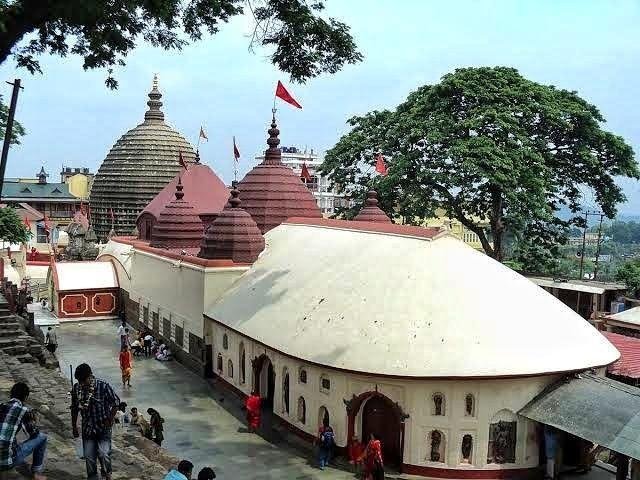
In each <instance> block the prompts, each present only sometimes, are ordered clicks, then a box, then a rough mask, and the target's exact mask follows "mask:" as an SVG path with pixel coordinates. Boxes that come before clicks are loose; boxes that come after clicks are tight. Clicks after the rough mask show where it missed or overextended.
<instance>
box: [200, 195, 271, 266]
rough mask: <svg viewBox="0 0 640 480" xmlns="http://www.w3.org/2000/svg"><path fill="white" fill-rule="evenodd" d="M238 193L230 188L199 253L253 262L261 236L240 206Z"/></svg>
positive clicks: (260, 248)
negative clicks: (224, 205) (226, 200)
mask: <svg viewBox="0 0 640 480" xmlns="http://www.w3.org/2000/svg"><path fill="white" fill-rule="evenodd" d="M238 194H239V192H238V190H236V189H235V188H234V189H233V190H231V198H230V199H229V204H228V205H227V206H226V207H225V208H224V210H222V212H221V213H220V215H218V217H217V218H216V219H215V220H214V221H213V223H212V224H211V226H210V227H209V228H208V229H207V231H206V232H205V235H204V238H203V239H202V247H201V248H200V253H199V254H198V256H199V257H202V258H209V259H231V260H233V261H234V262H235V263H253V262H255V261H256V260H257V259H258V255H260V252H262V250H264V237H263V236H262V234H261V233H260V229H259V228H258V225H256V222H255V221H254V220H253V218H251V215H249V214H248V213H247V212H245V211H244V210H243V209H242V208H240V203H241V202H240V199H239V198H238Z"/></svg>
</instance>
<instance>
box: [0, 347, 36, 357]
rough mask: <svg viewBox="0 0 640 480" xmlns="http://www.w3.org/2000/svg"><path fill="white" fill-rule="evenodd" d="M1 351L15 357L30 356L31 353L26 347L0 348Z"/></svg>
mask: <svg viewBox="0 0 640 480" xmlns="http://www.w3.org/2000/svg"><path fill="white" fill-rule="evenodd" d="M0 351H2V352H4V353H6V354H7V355H11V356H13V357H15V356H17V355H28V354H29V351H28V350H27V347H25V346H24V345H13V346H11V347H0Z"/></svg>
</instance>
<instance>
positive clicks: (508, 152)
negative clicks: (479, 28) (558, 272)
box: [322, 67, 639, 268]
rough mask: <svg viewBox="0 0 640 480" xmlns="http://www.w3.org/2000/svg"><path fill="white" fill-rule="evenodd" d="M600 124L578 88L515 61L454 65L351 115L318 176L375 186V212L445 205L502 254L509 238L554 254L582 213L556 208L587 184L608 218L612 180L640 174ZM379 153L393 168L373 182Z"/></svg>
mask: <svg viewBox="0 0 640 480" xmlns="http://www.w3.org/2000/svg"><path fill="white" fill-rule="evenodd" d="M603 122H604V118H603V117H602V115H601V114H600V112H599V111H598V109H597V108H596V107H595V106H593V105H591V104H589V103H587V102H586V101H585V100H583V99H582V98H580V97H579V96H578V95H577V93H576V92H570V91H567V90H561V89H557V88H555V87H553V86H546V85H541V84H538V83H535V82H532V81H530V80H527V79H526V78H523V77H522V76H521V75H520V74H519V73H518V71H517V70H515V69H513V68H506V67H495V68H489V67H482V68H462V69H458V70H456V71H455V72H453V73H450V74H447V75H445V76H444V77H443V78H442V79H441V81H440V83H438V84H436V85H426V86H423V87H421V88H419V89H418V90H417V91H415V92H413V93H411V94H410V95H409V97H408V98H407V100H406V101H405V102H404V103H402V104H401V105H400V106H398V107H397V108H396V109H395V110H394V111H389V110H385V111H374V112H370V113H368V114H366V115H364V116H357V117H353V118H351V119H350V120H349V121H348V123H349V124H350V125H351V126H352V127H353V128H352V130H351V131H350V132H349V133H347V134H346V135H344V136H343V137H342V138H341V139H340V140H339V142H338V143H337V144H336V145H335V146H334V147H333V148H332V149H331V150H329V151H328V152H327V155H326V158H325V162H324V164H323V165H322V171H323V172H324V173H325V174H327V175H328V176H329V179H330V180H331V181H332V183H334V184H335V185H336V187H337V188H338V190H339V191H341V192H344V193H346V194H348V195H350V196H352V197H355V198H363V197H364V192H365V191H366V190H367V189H369V188H371V186H375V187H376V189H377V190H379V192H380V197H381V207H382V208H383V209H384V210H385V211H386V212H387V213H390V212H392V211H393V212H395V213H396V214H397V215H401V216H403V217H404V218H405V219H406V220H407V221H408V222H411V223H419V222H421V221H422V219H424V218H425V217H430V216H433V215H434V212H435V210H436V209H437V208H443V209H444V210H445V211H446V213H447V215H448V216H449V217H453V218H456V219H458V220H459V221H460V222H462V224H463V225H464V226H465V227H467V228H468V229H469V230H471V231H473V232H475V233H476V234H477V235H478V237H479V238H480V241H481V243H482V246H483V249H484V251H485V252H486V253H487V254H488V255H490V256H492V257H493V258H495V259H497V260H500V261H502V260H503V257H504V239H505V236H506V235H507V234H510V235H512V236H513V237H514V239H515V242H516V244H517V243H519V242H520V243H522V242H525V243H526V244H529V245H535V246H536V249H537V250H540V249H541V248H543V249H546V250H551V249H552V247H553V245H555V244H557V243H559V242H561V241H562V240H563V239H564V238H565V237H566V235H567V231H568V228H569V227H571V226H576V227H582V226H583V223H584V220H583V219H581V218H580V216H579V215H574V216H573V217H572V218H570V219H569V220H563V219H562V218H560V216H559V215H558V211H559V210H560V208H562V207H565V208H568V210H570V211H571V212H573V213H574V214H576V213H577V212H578V211H579V210H580V207H581V201H582V190H583V189H584V188H590V189H591V190H592V191H593V193H594V198H595V199H596V202H597V204H598V205H599V207H600V208H601V209H602V211H603V212H604V213H605V214H606V215H607V216H608V217H609V218H611V217H613V216H614V215H615V212H616V204H617V203H619V202H622V201H624V199H625V197H624V194H623V193H622V191H621V189H620V188H619V187H618V186H617V185H616V184H615V182H614V178H615V177H616V176H626V177H633V178H638V176H639V171H638V168H637V166H636V164H635V161H634V158H633V150H632V148H631V147H630V146H629V145H627V144H626V143H625V142H624V140H623V139H622V138H621V137H619V136H616V135H614V134H612V133H609V132H607V131H605V130H603V129H602V127H601V126H602V123H603ZM376 152H381V153H382V154H383V155H384V157H385V158H386V159H387V162H388V164H389V165H388V166H389V173H388V175H387V176H385V177H377V178H376V177H375V172H374V169H373V165H374V163H375V153H376ZM339 213H342V214H345V215H347V216H349V215H350V214H351V213H352V212H350V211H345V212H339ZM482 219H484V220H485V221H487V222H488V224H489V227H488V228H487V229H486V230H485V228H484V227H482V226H481V223H482V222H480V221H479V220H482ZM487 230H488V231H487ZM539 253H540V252H536V257H537V258H538V260H540V255H539ZM525 268H526V265H525Z"/></svg>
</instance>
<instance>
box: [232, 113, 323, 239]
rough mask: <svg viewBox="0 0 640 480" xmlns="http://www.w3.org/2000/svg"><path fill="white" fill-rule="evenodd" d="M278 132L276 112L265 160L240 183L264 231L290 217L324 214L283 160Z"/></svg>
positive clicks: (248, 206) (245, 200) (246, 204)
mask: <svg viewBox="0 0 640 480" xmlns="http://www.w3.org/2000/svg"><path fill="white" fill-rule="evenodd" d="M279 134H280V130H278V126H277V125H276V119H275V116H274V117H273V118H272V120H271V128H270V129H269V139H268V140H267V144H268V145H269V148H267V150H266V151H265V155H264V160H263V161H262V162H261V163H260V164H259V165H256V166H255V167H254V168H253V169H252V170H251V171H250V172H249V173H247V174H246V175H245V177H244V178H243V179H242V180H241V181H240V182H239V183H238V190H240V193H241V195H242V204H243V208H244V210H246V211H247V212H248V213H249V214H250V215H251V216H252V217H253V219H254V220H255V222H256V224H257V225H258V228H259V229H260V231H261V232H262V233H263V234H264V233H266V232H268V231H269V230H271V229H272V228H274V227H277V226H278V225H280V224H281V223H282V222H284V221H285V220H286V219H287V218H289V217H306V218H321V217H322V215H321V213H320V209H319V208H318V205H317V203H316V201H315V199H314V198H313V195H312V193H311V191H309V189H308V188H307V187H306V186H305V184H304V183H302V181H301V180H300V178H299V177H298V176H297V175H296V174H295V173H294V172H293V170H292V169H291V168H289V167H287V166H286V165H284V164H283V163H282V160H281V153H280V149H279V148H278V145H279V144H280V139H279V138H278V135H279Z"/></svg>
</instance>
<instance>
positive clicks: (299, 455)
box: [57, 321, 354, 480]
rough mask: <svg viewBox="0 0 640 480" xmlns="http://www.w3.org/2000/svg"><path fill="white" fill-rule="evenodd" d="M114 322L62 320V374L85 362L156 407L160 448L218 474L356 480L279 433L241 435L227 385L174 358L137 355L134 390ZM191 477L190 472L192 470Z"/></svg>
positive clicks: (135, 399)
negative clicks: (124, 372)
mask: <svg viewBox="0 0 640 480" xmlns="http://www.w3.org/2000/svg"><path fill="white" fill-rule="evenodd" d="M117 325H118V323H117V322H115V321H91V322H86V323H64V324H62V325H60V327H59V328H58V329H57V333H58V342H59V348H58V352H57V354H58V359H59V361H60V368H61V370H62V372H63V373H65V374H66V375H69V366H70V365H71V366H72V367H73V368H75V367H76V366H77V365H78V364H80V363H83V362H86V363H88V364H89V365H91V367H92V369H93V371H94V373H95V374H96V376H97V377H99V378H102V379H104V380H106V381H108V382H109V383H111V385H112V386H113V387H114V389H115V391H116V393H117V394H118V395H119V396H120V398H121V399H122V401H125V402H127V404H128V407H129V408H130V407H134V406H135V407H138V410H140V411H141V412H144V415H145V418H147V419H148V415H147V414H146V410H147V408H148V407H153V408H155V409H156V410H158V411H159V412H160V414H161V415H162V416H163V417H164V419H165V423H164V436H165V442H164V443H163V447H165V448H167V450H169V452H170V453H172V454H174V455H176V456H178V457H181V458H185V459H188V460H190V461H191V462H193V463H194V464H195V465H196V473H197V471H199V469H200V468H201V467H203V466H207V465H208V466H212V467H213V468H214V470H215V471H216V474H217V475H218V477H217V478H220V479H236V480H240V479H256V480H260V479H263V480H266V479H285V478H286V479H307V478H309V479H314V478H318V479H320V478H322V479H329V480H334V479H335V480H338V479H340V480H341V479H353V478H354V475H353V474H352V473H349V472H346V471H342V470H338V469H334V468H328V469H326V470H325V471H320V470H318V469H317V468H315V464H314V463H313V459H312V458H311V455H310V454H308V453H305V452H301V451H297V450H295V449H294V448H292V447H291V446H289V445H287V444H284V443H283V442H282V441H280V440H279V439H278V438H273V439H270V440H272V441H267V440H265V439H264V438H262V437H260V436H257V435H254V434H249V433H246V427H245V423H244V414H243V412H242V411H241V410H240V408H239V406H238V405H237V400H236V401H234V400H233V397H232V396H229V395H228V394H227V393H226V392H225V391H224V390H219V389H216V388H214V387H211V386H210V385H209V384H208V383H207V382H206V381H205V380H204V379H202V378H200V377H198V376H196V375H194V374H192V373H191V372H189V371H188V370H187V369H185V368H184V367H182V366H181V365H180V364H178V363H177V362H158V361H156V360H153V359H144V358H142V359H138V358H136V360H135V364H134V369H133V375H132V380H131V384H132V387H131V389H124V390H123V387H122V383H121V378H120V367H119V364H118V347H119V340H118V338H117V337H116V328H117ZM194 476H195V475H194Z"/></svg>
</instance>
